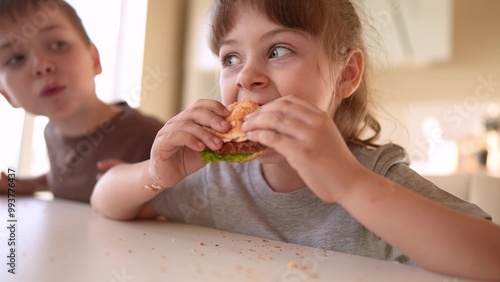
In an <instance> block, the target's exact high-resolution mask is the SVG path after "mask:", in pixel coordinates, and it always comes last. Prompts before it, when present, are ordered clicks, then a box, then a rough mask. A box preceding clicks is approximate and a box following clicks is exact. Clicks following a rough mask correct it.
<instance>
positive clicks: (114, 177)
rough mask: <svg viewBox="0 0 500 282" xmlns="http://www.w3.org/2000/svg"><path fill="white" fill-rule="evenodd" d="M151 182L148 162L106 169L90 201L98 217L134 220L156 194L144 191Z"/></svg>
mask: <svg viewBox="0 0 500 282" xmlns="http://www.w3.org/2000/svg"><path fill="white" fill-rule="evenodd" d="M152 182H153V180H152V179H151V176H150V175H149V160H148V161H144V162H141V163H135V164H120V165H116V166H114V167H112V168H111V169H110V170H108V171H107V172H106V173H105V174H104V175H103V176H102V177H101V178H100V179H99V181H98V182H97V184H96V186H95V188H94V191H93V193H92V196H91V199H90V202H91V205H92V207H93V208H94V209H95V210H96V211H97V212H99V213H100V214H102V215H104V216H106V217H109V218H112V219H117V220H131V219H135V218H136V217H137V216H138V215H139V214H140V213H141V211H142V210H143V208H144V207H145V205H146V204H147V203H148V202H149V201H150V200H151V199H153V198H154V197H155V196H156V195H157V193H155V192H153V191H150V190H147V189H144V185H151V184H152Z"/></svg>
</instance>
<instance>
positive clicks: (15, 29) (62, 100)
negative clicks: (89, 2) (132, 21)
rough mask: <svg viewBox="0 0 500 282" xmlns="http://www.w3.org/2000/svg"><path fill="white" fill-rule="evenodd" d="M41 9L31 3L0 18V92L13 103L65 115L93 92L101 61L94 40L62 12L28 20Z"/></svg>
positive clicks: (54, 115) (56, 116) (39, 112)
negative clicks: (84, 35)
mask: <svg viewBox="0 0 500 282" xmlns="http://www.w3.org/2000/svg"><path fill="white" fill-rule="evenodd" d="M43 12H44V10H42V9H34V8H30V9H28V10H27V12H26V13H25V14H24V15H20V18H19V19H18V20H17V21H16V22H14V21H12V20H11V19H10V18H7V17H5V18H3V19H1V20H0V92H1V93H2V95H3V96H4V97H6V98H7V100H8V101H9V102H10V103H11V104H12V105H13V106H16V107H23V108H24V109H25V110H27V111H28V112H31V113H33V114H37V115H44V116H47V117H49V118H51V119H53V120H58V119H64V118H67V117H69V116H70V115H72V114H74V113H76V112H77V111H78V110H79V109H80V108H81V107H82V106H83V105H84V103H86V102H87V101H89V98H91V97H93V96H95V84H94V78H95V76H96V75H97V74H99V73H100V72H101V65H100V61H99V55H98V53H97V49H96V48H95V46H93V45H90V46H89V45H88V44H86V43H85V42H84V41H83V39H82V38H81V36H80V34H79V33H78V32H77V31H76V28H75V27H73V25H72V24H71V23H70V21H69V20H68V19H67V17H66V15H65V14H64V13H63V12H58V13H56V14H53V15H49V14H47V15H46V19H47V20H46V21H43V22H41V21H39V22H29V21H28V20H29V19H34V18H36V17H35V13H43ZM28 31H29V32H28Z"/></svg>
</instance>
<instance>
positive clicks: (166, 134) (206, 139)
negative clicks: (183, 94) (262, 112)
mask: <svg viewBox="0 0 500 282" xmlns="http://www.w3.org/2000/svg"><path fill="white" fill-rule="evenodd" d="M229 114H230V112H229V110H227V109H226V107H224V105H222V104H221V103H220V102H218V101H215V100H199V101H197V102H196V103H194V104H193V105H192V106H190V107H189V108H188V109H186V110H184V111H182V112H181V113H179V114H178V115H176V116H175V117H173V118H171V119H170V120H169V121H167V123H166V124H165V125H164V126H163V128H162V129H161V130H160V131H159V132H158V134H157V135H156V138H155V141H154V143H153V147H152V148H151V164H150V169H149V170H150V174H151V176H152V177H153V181H154V182H155V183H156V184H158V185H159V186H161V187H164V188H167V187H171V186H173V185H175V184H177V183H178V182H179V181H180V180H182V179H183V178H185V177H186V176H187V175H189V174H191V173H192V172H194V171H196V170H198V169H200V168H201V167H203V166H204V165H205V162H204V161H203V160H202V159H201V156H200V152H201V151H203V150H204V149H205V148H207V147H208V148H210V149H212V150H218V149H220V147H221V146H222V140H220V138H218V137H216V136H215V135H213V134H212V133H210V132H209V131H207V130H206V129H205V128H203V127H209V128H212V129H214V130H216V131H219V132H226V131H228V130H229V128H230V124H229V123H228V122H227V121H226V120H225V119H224V118H225V117H227V116H228V115H229Z"/></svg>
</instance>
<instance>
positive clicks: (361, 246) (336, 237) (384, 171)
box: [152, 144, 490, 263]
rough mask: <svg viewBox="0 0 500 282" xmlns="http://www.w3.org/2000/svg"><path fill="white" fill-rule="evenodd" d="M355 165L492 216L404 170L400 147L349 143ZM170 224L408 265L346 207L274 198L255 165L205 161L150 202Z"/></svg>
mask: <svg viewBox="0 0 500 282" xmlns="http://www.w3.org/2000/svg"><path fill="white" fill-rule="evenodd" d="M350 149H351V151H352V153H353V154H354V156H355V157H356V158H357V159H358V161H359V162H360V163H361V164H363V165H364V166H365V167H367V168H368V169H370V170H372V171H374V172H375V173H378V174H380V175H382V176H384V177H386V178H388V179H390V180H392V181H394V182H396V183H398V184H400V185H402V186H403V187H406V188H407V189H409V190H412V191H414V192H415V193H418V194H420V195H422V196H424V197H426V198H428V199H430V200H432V201H435V202H438V203H441V204H443V205H445V206H447V207H450V208H452V209H456V210H460V211H463V212H465V213H469V214H472V215H475V216H478V217H483V218H490V217H489V215H488V214H486V213H485V212H484V211H482V210H481V209H480V208H478V207H477V206H476V205H474V204H471V203H468V202H466V201H463V200H461V199H459V198H457V197H455V196H453V195H451V194H449V193H447V192H446V191H444V190H441V189H440V188H438V187H436V186H435V185H434V184H433V183H431V182H430V181H428V180H426V179H424V178H423V177H421V176H420V175H418V174H417V173H416V172H414V171H413V170H412V169H410V168H409V166H408V165H409V161H408V156H407V154H406V152H405V150H404V149H403V148H401V147H400V146H398V145H395V144H388V145H384V146H380V147H377V148H368V147H363V146H360V145H350ZM152 204H153V206H154V208H155V209H156V211H157V212H159V213H160V214H161V215H163V216H165V217H166V218H167V219H168V220H171V221H178V222H185V223H189V224H196V225H201V226H206V227H212V228H216V229H221V230H225V231H231V232H236V233H241V234H246V235H251V236H256V237H260V238H266V239H271V240H279V241H284V242H289V243H295V244H300V245H306V246H311V247H315V248H321V249H327V250H332V251H337V252H342V253H348V254H355V255H360V256H366V257H371V258H376V259H382V260H389V261H399V262H402V263H412V262H411V261H409V260H408V258H407V257H406V256H404V255H403V254H402V253H401V252H400V251H399V250H397V249H396V248H393V247H392V246H390V245H389V244H388V243H387V242H385V241H384V240H382V239H380V238H379V237H378V236H377V235H375V234H374V233H372V232H371V231H370V230H368V229H367V228H365V227H364V226H363V225H361V224H360V223H359V222H358V221H356V220H355V219H354V218H353V217H352V216H351V215H350V214H349V212H347V211H346V210H345V209H344V208H342V207H341V206H340V205H338V204H335V203H333V204H332V203H326V202H323V201H321V200H320V199H319V198H317V197H316V195H315V194H314V193H312V192H311V190H309V189H308V188H304V189H301V190H298V191H295V192H292V193H278V192H274V191H273V190H272V189H271V188H270V187H269V185H268V184H267V183H266V181H265V179H264V177H263V174H262V171H261V168H260V163H259V162H258V161H252V162H249V163H243V164H231V163H210V164H208V165H206V166H205V167H203V168H202V169H200V170H198V171H196V172H195V173H193V174H192V175H190V176H189V177H187V178H185V179H184V180H183V181H182V182H180V183H179V184H178V185H176V186H175V187H172V188H169V189H166V190H164V191H163V192H161V193H160V194H159V195H158V196H157V197H156V198H154V199H153V201H152Z"/></svg>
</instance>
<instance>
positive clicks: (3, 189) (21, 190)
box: [0, 171, 48, 195]
mask: <svg viewBox="0 0 500 282" xmlns="http://www.w3.org/2000/svg"><path fill="white" fill-rule="evenodd" d="M9 188H10V189H12V187H9V179H8V176H7V175H6V174H5V173H4V172H3V171H2V173H1V175H0V194H7V193H8V190H9ZM46 190H48V184H47V177H46V174H42V175H40V176H36V177H30V178H16V181H15V192H16V195H31V194H33V193H35V192H37V191H46Z"/></svg>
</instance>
